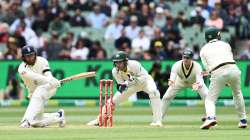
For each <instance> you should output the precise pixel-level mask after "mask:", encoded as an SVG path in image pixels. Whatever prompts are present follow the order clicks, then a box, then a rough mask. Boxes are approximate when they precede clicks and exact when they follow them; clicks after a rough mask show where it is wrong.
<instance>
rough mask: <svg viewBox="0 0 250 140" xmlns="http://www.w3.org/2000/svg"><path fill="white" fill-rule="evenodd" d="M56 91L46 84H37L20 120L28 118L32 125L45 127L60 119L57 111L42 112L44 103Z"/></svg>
mask: <svg viewBox="0 0 250 140" xmlns="http://www.w3.org/2000/svg"><path fill="white" fill-rule="evenodd" d="M55 93H56V89H55V88H54V89H50V86H49V85H48V84H45V85H41V86H38V87H37V88H36V89H35V91H34V93H33V94H32V97H31V98H30V102H29V105H28V107H27V109H26V112H25V114H24V116H23V119H22V121H24V120H28V121H29V123H30V124H31V126H33V127H45V126H48V125H51V124H55V123H58V122H60V121H61V118H60V117H59V113H44V103H45V102H46V101H48V100H49V98H51V97H52V96H53V95H54V94H55Z"/></svg>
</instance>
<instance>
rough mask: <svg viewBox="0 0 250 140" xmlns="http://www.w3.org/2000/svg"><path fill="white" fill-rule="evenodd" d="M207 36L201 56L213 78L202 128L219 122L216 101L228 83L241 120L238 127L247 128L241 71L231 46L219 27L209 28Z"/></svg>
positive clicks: (207, 127)
mask: <svg viewBox="0 0 250 140" xmlns="http://www.w3.org/2000/svg"><path fill="white" fill-rule="evenodd" d="M205 38H206V41H207V44H205V46H203V47H202V49H201V51H200V57H201V60H202V63H203V65H204V67H205V69H206V70H207V71H208V72H209V73H210V75H211V78H210V85H209V92H208V95H207V97H206V100H205V108H206V115H207V119H206V121H205V122H204V123H203V124H202V125H201V127H200V128H201V129H209V128H210V127H213V126H214V125H216V124H217V120H216V113H215V103H216V100H217V98H218V97H219V94H220V92H221V90H222V89H223V88H224V87H225V86H226V85H228V86H229V87H230V88H231V89H232V94H233V100H234V104H235V108H236V110H237V113H238V117H239V120H240V121H239V124H238V127H239V128H246V127H247V116H246V110H245V103H244V98H243V95H242V91H241V71H240V69H239V68H238V67H237V65H236V62H235V60H234V58H233V53H232V49H231V46H230V45H229V44H228V43H226V42H224V41H221V40H220V39H221V36H220V31H219V30H218V29H217V28H209V29H207V30H206V31H205Z"/></svg>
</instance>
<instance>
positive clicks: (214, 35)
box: [205, 27, 221, 42]
mask: <svg viewBox="0 0 250 140" xmlns="http://www.w3.org/2000/svg"><path fill="white" fill-rule="evenodd" d="M205 38H206V41H207V42H209V41H210V40H213V39H219V40H220V38H221V37H220V30H219V29H217V28H215V27H211V28H208V29H207V30H206V31H205Z"/></svg>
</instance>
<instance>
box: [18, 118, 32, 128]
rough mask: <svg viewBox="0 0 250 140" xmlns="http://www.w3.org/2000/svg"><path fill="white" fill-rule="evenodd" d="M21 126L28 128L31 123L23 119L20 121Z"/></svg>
mask: <svg viewBox="0 0 250 140" xmlns="http://www.w3.org/2000/svg"><path fill="white" fill-rule="evenodd" d="M20 127H21V128H30V127H31V125H30V123H29V121H28V120H24V121H23V122H21V125H20Z"/></svg>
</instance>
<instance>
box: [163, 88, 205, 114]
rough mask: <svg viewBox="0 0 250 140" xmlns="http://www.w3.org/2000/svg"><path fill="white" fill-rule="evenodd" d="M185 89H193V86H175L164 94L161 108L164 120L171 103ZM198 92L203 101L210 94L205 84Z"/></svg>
mask: <svg viewBox="0 0 250 140" xmlns="http://www.w3.org/2000/svg"><path fill="white" fill-rule="evenodd" d="M185 88H192V86H183V85H182V86H181V85H174V86H170V87H169V88H168V89H167V91H166V93H165V94H164V96H163V98H162V107H161V108H162V118H164V117H165V115H166V112H167V110H168V107H169V105H170V103H171V101H172V100H173V99H174V98H175V96H176V95H177V94H178V93H179V92H181V90H183V89H185ZM197 92H198V93H199V95H200V97H201V99H202V100H205V98H206V96H207V94H208V89H207V86H206V85H205V84H204V83H203V84H202V87H201V88H200V89H199V90H198V91H197Z"/></svg>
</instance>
